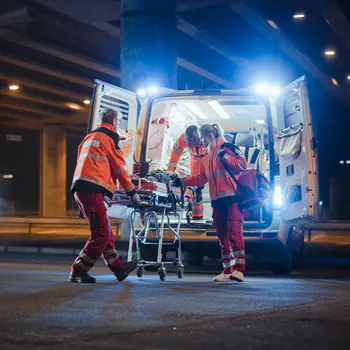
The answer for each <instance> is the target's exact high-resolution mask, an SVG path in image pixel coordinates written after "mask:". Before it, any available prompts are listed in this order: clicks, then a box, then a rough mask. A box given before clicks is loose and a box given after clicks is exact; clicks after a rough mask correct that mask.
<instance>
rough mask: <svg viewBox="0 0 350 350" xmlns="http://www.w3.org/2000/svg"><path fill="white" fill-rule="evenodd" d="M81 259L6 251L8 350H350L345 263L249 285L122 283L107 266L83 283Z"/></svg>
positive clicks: (3, 307)
mask: <svg viewBox="0 0 350 350" xmlns="http://www.w3.org/2000/svg"><path fill="white" fill-rule="evenodd" d="M71 260H72V257H67V256H62V257H58V256H39V255H30V254H27V255H25V254H21V255H19V254H7V253H2V254H0V299H1V303H0V322H1V323H0V339H1V342H0V348H1V349H23V348H24V349H38V348H39V349H46V348H47V349H49V348H50V349H51V348H52V349H63V348H65V349H71V348H75V349H96V348H102V349H103V348H111V347H113V348H114V349H179V348H181V349H208V348H214V349H216V348H221V349H234V348H237V349H293V350H295V348H298V350H300V349H330V348H332V349H349V348H350V332H349V330H350V273H349V266H347V265H346V264H344V261H343V262H342V263H338V264H337V263H335V264H328V265H325V264H324V262H323V263H321V264H320V262H319V263H318V265H315V264H314V265H309V266H308V268H307V269H304V270H302V271H298V272H295V273H293V274H292V275H290V276H288V277H284V278H281V277H275V276H273V275H271V274H270V273H269V272H268V271H261V270H259V269H257V270H252V271H251V272H249V273H247V276H246V281H245V282H244V283H241V284H240V283H234V282H232V283H214V282H212V278H213V277H214V275H213V274H212V273H211V274H209V273H208V272H210V271H212V270H211V269H209V268H208V267H197V268H192V269H189V268H186V273H185V277H184V278H183V279H178V278H177V276H176V274H173V273H170V272H169V273H168V276H167V279H166V281H164V282H161V281H160V280H159V277H158V276H157V274H156V273H152V272H148V273H146V274H145V276H144V277H143V278H142V279H138V278H137V277H136V275H131V276H129V278H128V279H127V280H126V281H124V282H122V283H119V282H117V281H116V280H115V278H114V276H112V275H111V274H110V273H109V271H108V269H107V268H106V267H105V266H104V265H103V264H102V263H101V262H99V263H98V264H97V266H96V267H94V268H93V270H92V271H91V274H92V275H94V276H95V277H96V278H97V283H96V284H95V285H81V284H72V283H69V282H67V277H68V271H69V264H70V263H71ZM212 272H213V271H212Z"/></svg>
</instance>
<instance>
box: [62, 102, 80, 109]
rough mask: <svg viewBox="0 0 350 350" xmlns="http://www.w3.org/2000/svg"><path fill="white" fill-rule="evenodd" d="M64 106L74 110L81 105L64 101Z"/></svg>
mask: <svg viewBox="0 0 350 350" xmlns="http://www.w3.org/2000/svg"><path fill="white" fill-rule="evenodd" d="M66 106H67V107H69V108H70V109H74V110H76V111H78V110H79V109H81V106H79V105H77V104H76V103H66Z"/></svg>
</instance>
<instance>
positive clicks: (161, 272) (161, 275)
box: [158, 267, 166, 281]
mask: <svg viewBox="0 0 350 350" xmlns="http://www.w3.org/2000/svg"><path fill="white" fill-rule="evenodd" d="M158 275H159V278H160V280H161V281H165V277H166V271H165V268H164V267H160V268H159V269H158Z"/></svg>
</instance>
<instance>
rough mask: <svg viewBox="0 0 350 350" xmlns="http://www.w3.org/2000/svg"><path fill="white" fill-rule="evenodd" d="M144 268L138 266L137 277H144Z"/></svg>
mask: <svg viewBox="0 0 350 350" xmlns="http://www.w3.org/2000/svg"><path fill="white" fill-rule="evenodd" d="M143 270H144V269H143V266H138V267H137V270H136V275H137V277H140V278H141V277H142V276H143Z"/></svg>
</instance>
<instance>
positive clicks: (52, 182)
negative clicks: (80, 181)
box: [40, 125, 67, 217]
mask: <svg viewBox="0 0 350 350" xmlns="http://www.w3.org/2000/svg"><path fill="white" fill-rule="evenodd" d="M66 158H67V151H66V129H65V127H63V126H61V125H47V126H44V127H43V130H42V133H41V166H40V168H41V178H40V189H41V193H40V212H41V216H56V217H60V216H61V217H62V216H66V191H67V189H66Z"/></svg>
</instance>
